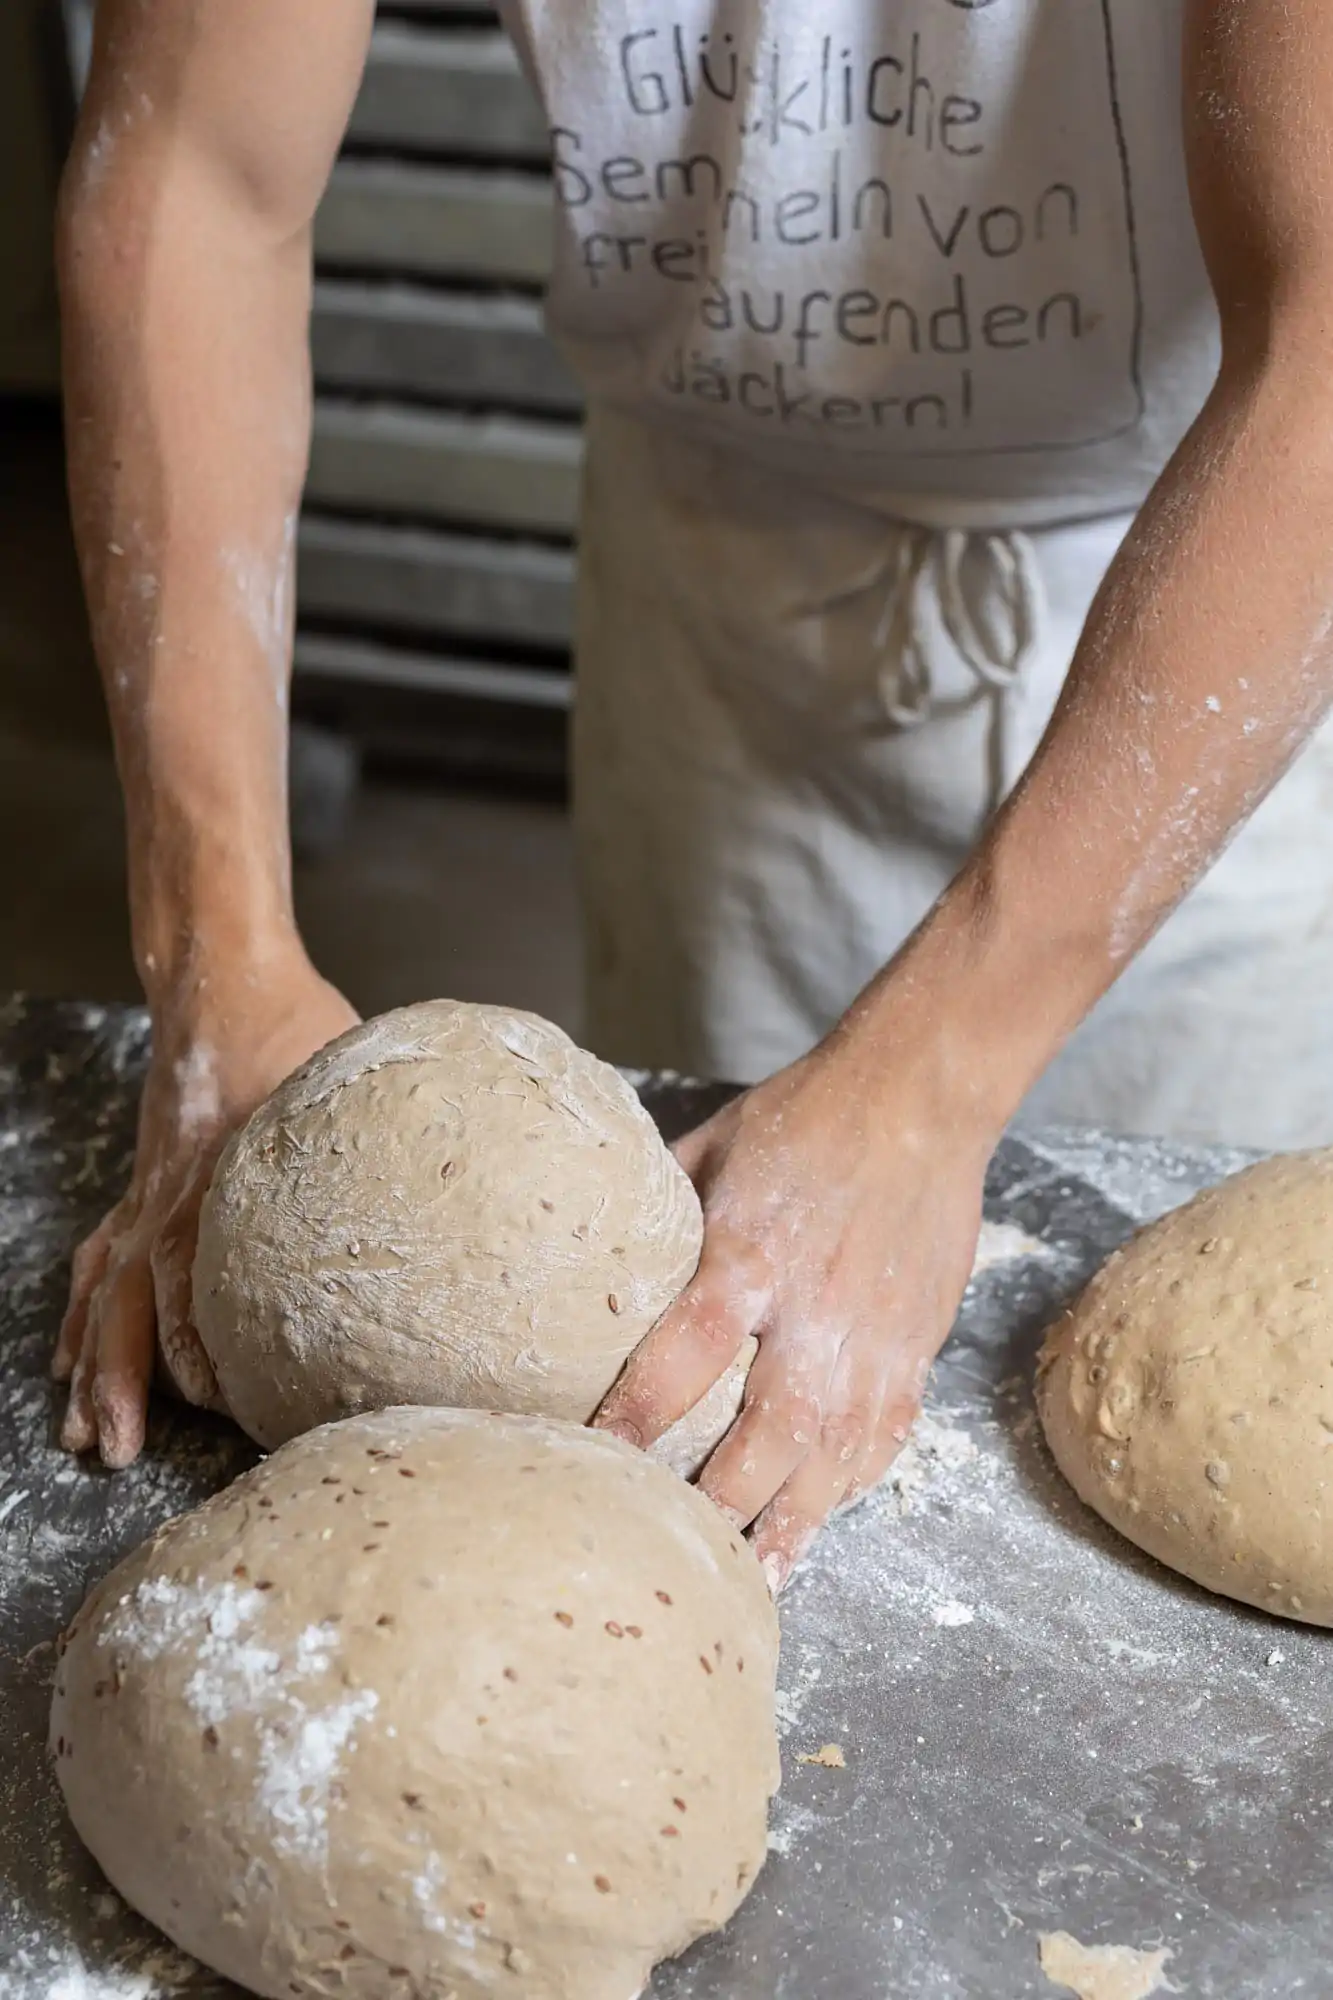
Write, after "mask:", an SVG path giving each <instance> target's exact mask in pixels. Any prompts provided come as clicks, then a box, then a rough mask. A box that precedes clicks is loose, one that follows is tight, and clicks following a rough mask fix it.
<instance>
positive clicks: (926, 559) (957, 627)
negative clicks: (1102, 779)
mask: <svg viewBox="0 0 1333 2000" xmlns="http://www.w3.org/2000/svg"><path fill="white" fill-rule="evenodd" d="M1044 608H1045V604H1044V596H1043V591H1042V584H1041V576H1040V573H1039V571H1038V568H1037V560H1036V554H1035V551H1034V550H1033V547H1032V543H1031V541H1030V539H1029V538H1028V536H1027V535H1025V534H1023V533H1021V531H1019V530H1017V529H1013V530H1008V531H1005V532H1003V533H994V532H983V533H975V534H973V533H969V532H968V531H966V530H964V529H961V528H947V529H944V530H942V531H939V530H935V529H931V528H917V527H912V528H904V529H900V530H899V531H898V534H897V547H896V550H895V555H894V563H893V576H892V579H891V583H890V590H889V600H888V603H887V605H886V607H885V616H884V617H883V618H882V619H881V621H880V628H879V630H878V631H877V633H876V635H875V636H876V641H877V643H878V645H879V647H880V651H881V665H880V669H879V675H878V680H879V691H880V699H881V701H882V702H883V705H884V712H885V714H886V716H887V717H888V719H889V721H890V722H892V723H893V724H894V725H895V726H896V727H897V728H899V729H918V728H920V726H921V725H922V723H924V722H926V721H928V720H929V718H930V716H931V715H932V713H933V712H934V710H935V706H936V697H935V685H934V670H933V665H932V661H931V633H930V625H931V623H932V622H933V621H931V620H930V618H929V613H930V612H931V611H932V610H933V611H934V613H935V614H936V618H937V619H938V622H939V623H940V624H941V625H942V626H943V628H944V631H945V633H946V634H947V636H948V639H949V642H950V644H951V645H952V646H953V648H954V650H955V652H956V653H957V654H958V657H959V659H961V660H962V662H963V664H964V665H965V666H966V667H967V668H968V669H969V671H970V672H971V673H972V674H973V675H974V676H975V678H976V681H977V684H978V686H979V688H980V689H981V690H982V691H983V692H984V693H985V694H986V695H987V696H988V697H989V699H990V705H991V714H990V731H989V737H988V743H987V787H986V790H987V804H986V817H987V818H989V817H990V816H991V814H992V813H994V812H995V811H996V809H997V808H998V807H999V805H1000V804H1001V802H1002V801H1003V800H1004V798H1005V797H1006V796H1007V795H1008V793H1009V791H1010V789H1011V788H1012V786H1013V785H1014V783H1015V782H1016V780H1017V778H1018V775H1019V773H1018V770H1017V768H1016V750H1017V745H1016V742H1015V733H1016V732H1015V729H1014V721H1015V713H1014V711H1015V709H1016V707H1017V697H1018V696H1019V695H1020V694H1021V691H1022V685H1023V674H1024V671H1025V669H1026V667H1027V665H1028V663H1029V661H1030V660H1031V659H1032V657H1033V655H1034V653H1035V652H1036V650H1037V648H1038V646H1039V645H1040V642H1041V625H1042V618H1043V612H1044Z"/></svg>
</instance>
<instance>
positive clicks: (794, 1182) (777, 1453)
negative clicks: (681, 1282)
mask: <svg viewBox="0 0 1333 2000" xmlns="http://www.w3.org/2000/svg"><path fill="white" fill-rule="evenodd" d="M868 1041H869V1038H867V1037H866V1036H865V1035H864V1034H863V1033H859V1032H858V1031H857V1030H855V1029H852V1028H849V1027H848V1026H847V1025H846V1024H844V1026H843V1027H842V1028H841V1029H839V1030H837V1031H835V1033H834V1034H833V1035H832V1036H830V1037H829V1039H828V1040H827V1041H826V1042H824V1043H822V1044H821V1045H820V1046H819V1047H818V1048H816V1049H815V1050H814V1051H813V1052H812V1053H811V1054H810V1055H808V1056H805V1057H803V1058H802V1059H801V1060H800V1061H799V1062H796V1063H793V1064H792V1065H791V1067H790V1068H788V1069H784V1070H781V1071H779V1072H778V1074H777V1075H776V1076H773V1077H770V1078H769V1079H768V1081H767V1082H765V1083H761V1084H758V1085H757V1086H756V1087H755V1088H754V1089H752V1090H749V1091H747V1092H746V1093H745V1095H744V1096H743V1097H740V1098H737V1099H736V1100H735V1102H734V1103H732V1104H729V1105H728V1106H726V1108H725V1109H724V1110H722V1111H721V1112H719V1113H718V1114H717V1116H716V1117H714V1118H712V1119H710V1120H709V1121H708V1123H707V1124H706V1125H703V1126H701V1127H700V1128H699V1130H698V1131H696V1132H693V1133H691V1134H690V1135H689V1136H688V1137H687V1138H686V1139H684V1140H682V1141H681V1143H680V1145H679V1146H678V1147H677V1148H676V1152H677V1157H678V1158H679V1159H680V1161H681V1164H682V1165H683V1166H684V1168H685V1170H686V1172H687V1173H688V1174H689V1175H690V1177H691V1179H692V1180H693V1181H694V1184H695V1186H696V1188H697V1189H698V1192H699V1196H700V1199H701V1201H702V1203H703V1209H704V1248H703V1255H702V1258H701V1260H700V1263H699V1269H698V1272H697V1273H696V1275H695V1277H694V1279H693V1280H692V1282H691V1283H690V1284H689V1285H688V1286H687V1287H686V1289H685V1291H684V1292H683V1293H682V1294H681V1296H680V1298H679V1299H677V1301H676V1302H675V1304H674V1305H673V1306H672V1307H671V1308H670V1310H669V1311H668V1312H666V1313H665V1314H664V1315H663V1317H662V1319H661V1320H660V1321H659V1322H658V1324H657V1326H656V1327H655V1328H654V1329H653V1331H652V1332H651V1333H650V1334H649V1335H648V1336H647V1338H646V1339H645V1340H644V1341H643V1342H642V1344H641V1345H640V1347H639V1348H638V1349H637V1351H636V1352H635V1354H634V1356H633V1357H632V1359H631V1361H630V1362H629V1364H628V1366H627V1368H626V1370H625V1373H624V1374H623V1375H622V1376H621V1378H620V1380H619V1381H618V1382H617V1383H616V1385H615V1387H614V1388H613V1389H612V1391H611V1393H610V1394H609V1395H608V1397H607V1399H606V1401H605V1402H604V1403H603V1405H602V1408H601V1410H600V1411H599V1412H598V1415H597V1418H596V1420H595V1421H596V1423H597V1424H598V1426H599V1427H602V1428H605V1429H610V1430H613V1431H614V1432H616V1433H617V1434H618V1435H620V1436H622V1437H625V1438H627V1439H628V1440H629V1441H630V1442H631V1443H634V1444H638V1445H641V1446H646V1445H649V1444H651V1443H653V1441H654V1440H655V1439H656V1438H658V1437H660V1436H661V1434H662V1432H663V1431H665V1430H666V1429H667V1428H668V1427H669V1426H670V1425H671V1424H673V1423H674V1422H676V1420H677V1419H678V1418H679V1417H681V1416H683V1415H684V1414H685V1412H686V1411H687V1410H689V1409H691V1408H692V1407H693V1406H694V1404H695V1403H697V1402H698V1400H699V1398H700V1397H701V1396H703V1395H704V1394H705V1393H706V1391H707V1390H708V1389H709V1388H710V1387H711V1386H712V1384H713V1383H714V1382H715V1381H716V1380H717V1379H718V1378H719V1376H721V1375H722V1374H724V1373H725V1371H726V1369H727V1368H728V1366H729V1365H730V1363H731V1361H732V1360H733V1358H734V1357H735V1355H736V1353H737V1351H738V1350H739V1348H740V1347H741V1345H742V1343H743V1341H744V1340H745V1338H746V1336H747V1335H749V1334H753V1335H754V1336H755V1337H756V1339H757V1340H758V1342H759V1352H758V1354H757V1356H756V1358H755V1362H754V1366H753V1367H752V1369H751V1371H750V1377H749V1381H748V1384H747V1387H746V1395H745V1403H744V1407H743V1409H742V1411H741V1414H740V1416H739V1417H738V1418H737V1420H736V1422H735V1424H734V1425H733V1426H732V1428H731V1430H730V1431H729V1432H728V1433H727V1435H726V1437H725V1438H724V1439H723V1440H722V1442H721V1444H720V1445H719V1446H718V1447H717V1449H716V1451H715V1452H714V1453H713V1455H712V1457H711V1458H710V1459H709V1461H708V1463H707V1465H706V1466H705V1467H704V1469H703V1472H702V1473H701V1475H700V1479H699V1485H700V1487H701V1489H702V1490H703V1491H704V1492H705V1493H707V1494H708V1495H709V1497H710V1498H711V1499H712V1500H714V1501H715V1502H716V1503H717V1505H718V1506H719V1507H721V1508H722V1509H723V1510H724V1511H725V1512H726V1513H727V1514H728V1515H729V1516H730V1517H731V1518H732V1519H733V1520H734V1521H735V1522H736V1523H737V1525H738V1526H740V1527H750V1526H751V1525H753V1530H754V1532H753V1546H754V1550H755V1553H756V1555H757V1556H758V1557H759V1559H760V1561H761V1562H762V1563H763V1565H764V1571H765V1574H766V1575H767V1577H768V1580H769V1586H770V1588H771V1589H772V1591H773V1593H774V1595H776V1594H777V1592H778V1591H779V1590H781V1588H782V1586H783V1585H784V1584H785V1582H786V1581H787V1578H788V1577H789V1575H790V1574H791V1571H792V1569H793V1568H794V1567H795V1565H796V1563H797V1562H798V1561H799V1560H800V1558H801V1556H802V1554H803V1553H804V1551H805V1550H806V1549H807V1548H808V1547H809V1545H810V1543H811V1542H812V1541H813V1539H814V1537H815V1535H816V1533H817V1532H818V1530H819V1528H820V1526H821V1525H822V1523H823V1522H824V1521H825V1520H826V1519H827V1517H828V1515H829V1514H831V1513H832V1512H833V1510H834V1509H835V1508H836V1507H837V1506H838V1505H839V1504H840V1503H841V1502H843V1501H845V1500H848V1499H851V1498H854V1497H855V1496H856V1494H858V1493H860V1492H863V1491H865V1490H866V1489H867V1488H869V1487H871V1486H873V1485H874V1484H875V1483H876V1482H877V1481H878V1480H879V1479H880V1478H882V1477H883V1475H884V1473H885V1472H886V1471H887V1469H888V1467H889V1465H890V1464H891V1463H892V1461H893V1459H894V1458H895V1457H896V1455H897V1453H898V1451H899V1450H900V1449H901V1447H902V1445H903V1443H904V1441H905V1439H906V1437H907V1433H908V1431H909V1429H910V1427H911V1425H912V1422H913V1420H914V1419H915V1417H916V1414H917V1412H918V1410H919V1408H920V1405H921V1398H922V1393H923V1390H924V1387H925V1383H926V1379H927V1376H928V1375H929V1372H930V1366H931V1363H932V1361H933V1360H934V1357H935V1355H936V1353H937V1352H938V1351H939V1349H940V1347H941V1346H942V1345H943V1343H944V1341H945V1339H946V1338H947V1336H948V1333H949V1330H950V1328H951V1326H952V1324H953V1320H954V1316H955V1314H956V1312H957V1310H958V1305H959V1301H960V1300H961V1298H962V1295H963V1290H964V1287H965V1286H966V1284H967V1281H968V1277H969V1275H970V1272H971V1269H972V1263H973V1259H974V1257H975V1254H976V1245H977V1235H978V1231H979V1228H980V1222H981V1196H982V1183H983V1179H984V1176H985V1171H986V1163H987V1160H988V1159H989V1157H990V1153H991V1151H992V1149H993V1146H994V1144H995V1142H996V1140H997V1139H998V1136H999V1134H998V1131H989V1130H987V1129H985V1127H984V1123H983V1121H982V1120H980V1119H979V1118H976V1117H975V1116H974V1115H973V1114H971V1113H967V1114H963V1115H959V1114H956V1113H954V1114H951V1113H950V1111H949V1109H948V1107H947V1105H946V1104H945V1103H944V1102H942V1101H941V1100H940V1098H939V1096H937V1095H936V1094H935V1093H933V1092H932V1091H931V1090H930V1089H929V1088H928V1087H927V1085H926V1083H925V1080H924V1079H923V1078H922V1077H920V1076H919V1075H916V1074H914V1073H913V1071H914V1065H913V1063H912V1062H911V1060H910V1058H907V1059H904V1057H903V1055H902V1053H901V1045H900V1046H899V1051H898V1053H897V1054H895V1053H893V1052H892V1051H890V1052H889V1053H886V1052H885V1050H884V1048H883V1047H877V1046H876V1045H875V1044H874V1043H873V1042H870V1044H869V1045H868Z"/></svg>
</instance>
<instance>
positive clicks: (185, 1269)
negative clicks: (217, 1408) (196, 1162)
mask: <svg viewBox="0 0 1333 2000" xmlns="http://www.w3.org/2000/svg"><path fill="white" fill-rule="evenodd" d="M198 1240H199V1204H198V1194H197V1192H196V1191H193V1190H192V1191H191V1194H189V1195H187V1197H186V1198H185V1199H184V1200H183V1201H182V1202H180V1203H179V1204H178V1205H177V1207H176V1208H175V1210H174V1211H173V1213H172V1214H171V1216H170V1217H169V1218H168V1220H167V1222H166V1223H165V1225H164V1226H163V1228H162V1229H161V1231H160V1232H159V1234H158V1236H157V1240H156V1241H155V1242H154V1244H153V1248H152V1253H151V1255H150V1258H149V1266H150V1268H151V1270H152V1274H153V1303H154V1309H155V1312H156V1316H157V1342H158V1346H159V1348H160V1349H161V1353H162V1359H163V1361H164V1363H165V1364H166V1369H167V1373H168V1375H169V1376H170V1377H171V1380H172V1382H173V1383H174V1384H175V1386H176V1388H177V1390H178V1391H179V1392H180V1394H181V1396H183V1397H184V1399H185V1401H186V1402H187V1403H194V1404H196V1405H197V1406H199V1407H201V1408H207V1407H208V1406H209V1405H210V1404H212V1403H214V1402H215V1401H216V1400H217V1395H218V1382H217V1376H216V1375H215V1374H214V1373H213V1364H212V1362H211V1361H210V1360H209V1358H208V1354H207V1351H206V1349H205V1347H204V1344H203V1342H202V1340H200V1338H199V1333H198V1330H197V1328H196V1327H195V1324H194V1286H193V1278H194V1253H195V1250H196V1247H197V1245H198Z"/></svg>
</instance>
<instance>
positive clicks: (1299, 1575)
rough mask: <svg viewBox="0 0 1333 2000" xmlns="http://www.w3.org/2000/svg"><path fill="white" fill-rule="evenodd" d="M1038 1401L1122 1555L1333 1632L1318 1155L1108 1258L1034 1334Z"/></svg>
mask: <svg viewBox="0 0 1333 2000" xmlns="http://www.w3.org/2000/svg"><path fill="white" fill-rule="evenodd" d="M1038 1404H1039V1408H1040V1411H1041V1420H1042V1424H1043V1426H1044V1428H1045V1431H1046V1437H1047V1440H1048V1442H1049V1444H1050V1447H1051V1450H1052V1451H1053V1452H1054V1454H1055V1459H1056V1463H1057V1464H1058V1465H1059V1467H1060V1470H1061V1471H1062V1472H1063V1473H1064V1474H1065V1476H1066V1478H1067V1479H1068V1480H1069V1481H1070V1483H1071V1484H1072V1485H1073V1487H1074V1488H1075V1490H1076V1491H1077V1492H1078V1493H1079V1495H1080V1496H1081V1497H1082V1498H1083V1499H1084V1500H1086V1501H1087V1502H1088V1504H1089V1506H1092V1507H1095V1508H1096V1510H1097V1512H1098V1513H1099V1514H1101V1515H1102V1516H1103V1517H1104V1518H1105V1519H1106V1520H1108V1521H1109V1522H1110V1523H1111V1525H1112V1526H1113V1527H1115V1528H1118V1529H1119V1530H1120V1532H1121V1533H1122V1534H1123V1535H1127V1536H1128V1537H1129V1539H1130V1541H1132V1542H1137V1543H1138V1545H1139V1547H1140V1548H1143V1549H1146V1550H1147V1551H1148V1553H1149V1554H1150V1555H1154V1556H1156V1557H1157V1558H1158V1559H1159V1561H1161V1562H1164V1563H1168V1564H1169V1565H1170V1566H1171V1568H1172V1569H1177V1570H1180V1571H1181V1572H1182V1573H1183V1574H1184V1575H1185V1576H1188V1577H1193V1579H1194V1581H1195V1582H1196V1583H1201V1584H1203V1585H1204V1586H1205V1587H1206V1588H1207V1589H1209V1590H1216V1591H1220V1592H1222V1593H1223V1594H1224V1595H1225V1596H1227V1597H1238V1598H1240V1599H1241V1601H1242V1602H1243V1603H1245V1604H1254V1605H1257V1606H1258V1607H1259V1608H1260V1609H1261V1610H1264V1611H1273V1612H1279V1613H1281V1615H1282V1616H1284V1617H1288V1618H1298V1619H1303V1620H1304V1621H1305V1622H1306V1623H1308V1624H1312V1625H1333V1153H1310V1154H1306V1155H1303V1156H1298V1157H1289V1158H1284V1159H1275V1160H1267V1161H1265V1162H1264V1163H1263V1164H1262V1165H1260V1166H1256V1167H1251V1168H1250V1169H1248V1171H1247V1172H1245V1173H1242V1174H1237V1175H1236V1176H1235V1177H1234V1178H1233V1179H1231V1180H1228V1181H1224V1182H1223V1183H1222V1184H1221V1186H1220V1187H1217V1188H1213V1189H1211V1190H1210V1191H1209V1192H1208V1193H1206V1194H1202V1195H1200V1196H1199V1197H1198V1198H1197V1200H1195V1201H1192V1202H1190V1203H1189V1204H1188V1205H1187V1206H1186V1207H1184V1208H1181V1209H1178V1210H1177V1211H1176V1212H1175V1213H1174V1214H1172V1215H1168V1216H1166V1217H1164V1218H1163V1220H1162V1221H1160V1222H1155V1223H1153V1224H1152V1225H1151V1227H1149V1228H1147V1229H1145V1230H1143V1231H1142V1232H1141V1233H1140V1234H1139V1235H1138V1236H1136V1237H1135V1238H1134V1240H1133V1241H1132V1242H1131V1243H1130V1244H1129V1245H1128V1246H1127V1247H1126V1248H1125V1249H1124V1250H1121V1251H1118V1252H1117V1253H1116V1255H1115V1256H1113V1257H1112V1258H1111V1259H1110V1261H1109V1262H1108V1263H1107V1264H1106V1265H1105V1267H1104V1268H1103V1269H1102V1270H1101V1271H1100V1272H1099V1273H1098V1275H1097V1276H1096V1277H1095V1278H1094V1279H1093V1280H1092V1283H1091V1284H1090V1285H1089V1286H1088V1288H1087V1290H1086V1291H1085V1292H1084V1293H1083V1295H1082V1297H1081V1298H1080V1299H1079V1300H1078V1301H1077V1302H1076V1304H1075V1305H1074V1306H1073V1308H1072V1310H1071V1311H1070V1312H1069V1313H1067V1314H1066V1316H1065V1317H1064V1319H1063V1320H1062V1321H1060V1323H1059V1324H1058V1325H1057V1326H1056V1327H1055V1328H1054V1329H1053V1331H1052V1332H1051V1334H1050V1335H1049V1337H1048V1339H1047V1343H1046V1347H1045V1350H1044V1352H1043V1355H1042V1358H1041V1363H1040V1367H1039V1375H1038Z"/></svg>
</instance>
